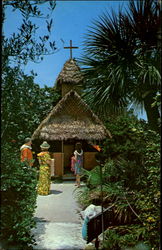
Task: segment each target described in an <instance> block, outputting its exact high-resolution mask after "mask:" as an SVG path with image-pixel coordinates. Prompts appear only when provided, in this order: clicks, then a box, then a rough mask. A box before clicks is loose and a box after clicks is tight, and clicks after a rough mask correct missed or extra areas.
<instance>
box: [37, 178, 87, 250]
mask: <svg viewBox="0 0 162 250" xmlns="http://www.w3.org/2000/svg"><path fill="white" fill-rule="evenodd" d="M75 189H76V187H75V186H74V183H72V182H71V183H70V182H64V183H61V184H52V185H51V194H50V195H48V196H40V195H39V196H38V198H37V209H36V213H35V217H36V220H37V227H36V229H35V230H34V231H33V232H34V235H35V239H36V243H37V246H35V247H34V249H42V250H44V249H48V250H66V249H70V250H74V249H75V250H81V249H84V247H85V245H86V241H84V240H83V239H82V234H81V228H82V219H81V217H80V214H79V211H80V208H79V206H78V204H77V202H76V199H75V195H76V192H74V190H75Z"/></svg>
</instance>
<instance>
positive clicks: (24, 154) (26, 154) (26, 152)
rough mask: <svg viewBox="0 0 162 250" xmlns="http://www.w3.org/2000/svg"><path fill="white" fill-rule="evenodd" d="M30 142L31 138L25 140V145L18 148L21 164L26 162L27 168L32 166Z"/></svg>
mask: <svg viewBox="0 0 162 250" xmlns="http://www.w3.org/2000/svg"><path fill="white" fill-rule="evenodd" d="M31 145H32V141H31V138H26V139H25V144H23V145H22V146H21V148H20V150H21V162H27V163H28V165H29V166H31V167H32V166H33V153H32V147H31Z"/></svg>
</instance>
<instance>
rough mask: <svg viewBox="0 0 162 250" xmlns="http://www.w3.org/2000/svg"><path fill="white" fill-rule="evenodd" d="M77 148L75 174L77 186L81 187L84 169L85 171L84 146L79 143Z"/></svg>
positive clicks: (75, 152)
mask: <svg viewBox="0 0 162 250" xmlns="http://www.w3.org/2000/svg"><path fill="white" fill-rule="evenodd" d="M75 147H76V150H75V151H74V157H75V166H74V170H75V171H74V173H75V175H76V185H77V186H78V187H80V176H81V174H82V169H83V149H82V144H81V143H80V142H77V143H76V146H75Z"/></svg>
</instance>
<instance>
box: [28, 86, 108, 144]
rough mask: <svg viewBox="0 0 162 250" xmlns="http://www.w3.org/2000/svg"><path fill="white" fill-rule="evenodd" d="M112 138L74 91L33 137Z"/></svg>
mask: <svg viewBox="0 0 162 250" xmlns="http://www.w3.org/2000/svg"><path fill="white" fill-rule="evenodd" d="M108 136H111V134H110V132H109V131H107V130H106V128H105V127H104V125H103V124H102V122H101V121H100V120H99V118H98V117H97V116H96V115H95V114H94V113H93V112H92V111H91V110H90V108H89V107H88V105H87V104H86V103H85V102H84V101H83V100H82V99H81V97H80V96H79V95H78V94H77V93H76V92H75V91H73V90H71V91H70V92H68V93H67V94H66V95H65V96H64V97H63V98H62V99H61V100H60V101H59V102H58V104H57V105H56V106H55V107H54V108H53V109H52V111H51V112H50V113H49V114H48V116H47V117H46V119H44V120H43V121H42V122H41V124H40V125H39V126H38V128H37V129H36V130H35V132H34V133H33V135H32V139H33V140H34V139H41V140H68V139H76V140H102V139H104V138H106V137H108Z"/></svg>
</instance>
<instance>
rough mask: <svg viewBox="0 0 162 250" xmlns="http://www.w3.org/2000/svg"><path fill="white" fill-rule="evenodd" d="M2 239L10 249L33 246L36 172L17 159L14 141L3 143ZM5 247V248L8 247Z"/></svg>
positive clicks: (18, 156)
mask: <svg viewBox="0 0 162 250" xmlns="http://www.w3.org/2000/svg"><path fill="white" fill-rule="evenodd" d="M1 166H2V171H1V172H2V174H1V198H2V199H1V200H2V203H1V242H3V244H4V247H8V248H9V249H12V247H14V249H32V248H31V245H32V244H33V243H34V238H33V236H32V234H31V229H32V228H33V227H34V226H35V221H34V218H33V215H34V211H35V208H36V197H37V192H36V185H37V172H36V169H35V168H31V167H29V166H28V165H27V164H25V163H21V162H20V152H18V151H17V149H16V147H15V146H14V145H9V144H6V143H3V145H2V163H1ZM8 248H7V249H8Z"/></svg>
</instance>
